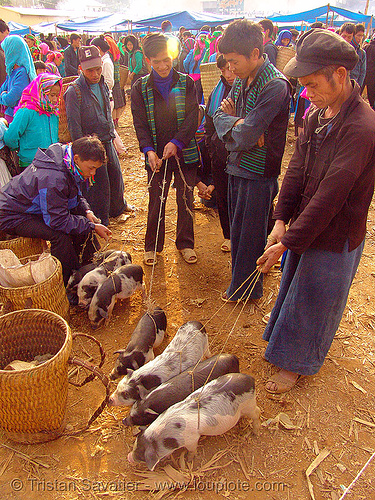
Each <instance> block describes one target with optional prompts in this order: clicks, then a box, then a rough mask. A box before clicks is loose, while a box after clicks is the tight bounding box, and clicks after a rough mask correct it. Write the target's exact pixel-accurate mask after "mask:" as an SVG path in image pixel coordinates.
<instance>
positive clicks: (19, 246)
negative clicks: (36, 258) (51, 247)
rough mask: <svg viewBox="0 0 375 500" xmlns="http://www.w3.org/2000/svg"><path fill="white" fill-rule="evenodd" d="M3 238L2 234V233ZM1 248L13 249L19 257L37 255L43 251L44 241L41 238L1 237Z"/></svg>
mask: <svg viewBox="0 0 375 500" xmlns="http://www.w3.org/2000/svg"><path fill="white" fill-rule="evenodd" d="M0 238H1V235H0ZM0 250H12V252H13V253H14V254H16V255H17V257H18V258H19V259H21V258H22V257H27V256H28V255H36V254H40V253H42V252H43V241H42V240H40V239H39V238H23V237H21V236H20V237H18V238H13V239H11V240H2V239H0Z"/></svg>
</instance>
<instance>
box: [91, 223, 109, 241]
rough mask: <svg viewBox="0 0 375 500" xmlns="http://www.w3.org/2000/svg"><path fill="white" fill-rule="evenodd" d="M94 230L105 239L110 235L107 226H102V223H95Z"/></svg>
mask: <svg viewBox="0 0 375 500" xmlns="http://www.w3.org/2000/svg"><path fill="white" fill-rule="evenodd" d="M94 230H95V232H96V234H97V235H98V236H100V238H104V239H105V240H106V241H108V238H110V237H111V236H112V231H111V230H110V229H108V227H106V226H103V224H95V228H94Z"/></svg>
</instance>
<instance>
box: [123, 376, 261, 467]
mask: <svg viewBox="0 0 375 500" xmlns="http://www.w3.org/2000/svg"><path fill="white" fill-rule="evenodd" d="M259 415H260V410H259V408H258V407H257V405H256V400H255V381H254V379H253V377H251V376H250V375H246V374H244V373H230V374H228V375H222V376H221V377H219V378H217V379H216V380H213V381H212V382H210V383H208V384H207V385H206V386H205V387H203V388H201V389H198V390H197V391H195V392H193V393H192V394H191V395H190V396H188V397H187V398H186V399H184V400H183V401H181V402H180V403H176V404H175V405H173V406H171V407H170V408H168V410H166V411H165V412H164V413H162V414H161V415H160V416H159V417H158V418H157V419H156V420H155V421H154V422H152V424H151V425H150V426H149V427H147V429H146V430H144V431H142V432H141V434H139V435H138V437H137V439H136V441H135V444H134V448H133V451H131V452H130V453H129V455H128V460H129V462H130V463H131V464H133V465H135V464H136V462H146V464H147V467H148V468H149V469H150V470H154V468H155V466H156V464H157V463H158V462H160V460H162V459H163V458H165V457H168V456H169V455H170V454H171V453H173V451H174V450H177V449H178V448H187V449H188V451H189V452H190V453H191V454H195V453H196V451H197V447H198V441H199V438H200V437H201V436H219V435H220V434H224V433H225V432H227V431H228V430H229V429H231V428H232V427H234V426H235V425H236V424H237V422H238V421H239V419H240V418H241V417H242V416H246V417H248V418H251V419H252V420H253V430H254V432H255V433H256V434H258V432H259V428H260V422H259Z"/></svg>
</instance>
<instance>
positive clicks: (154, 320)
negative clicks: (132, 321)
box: [110, 307, 167, 380]
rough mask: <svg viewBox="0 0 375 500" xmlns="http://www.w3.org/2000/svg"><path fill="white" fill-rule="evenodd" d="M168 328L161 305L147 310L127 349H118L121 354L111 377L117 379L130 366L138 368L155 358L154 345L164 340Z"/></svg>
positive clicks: (124, 373)
mask: <svg viewBox="0 0 375 500" xmlns="http://www.w3.org/2000/svg"><path fill="white" fill-rule="evenodd" d="M166 328H167V317H166V316H165V313H164V311H163V310H162V309H161V308H160V307H156V308H155V309H154V311H153V312H147V313H146V314H144V315H143V316H142V318H141V319H140V320H139V322H138V324H137V326H136V327H135V330H134V332H133V333H132V336H131V338H130V342H129V344H128V345H127V346H126V347H125V349H121V350H119V351H116V352H115V354H119V357H118V358H117V360H116V364H115V367H114V368H113V370H112V372H111V374H110V378H111V379H112V380H115V379H116V378H118V377H121V376H123V375H126V373H127V370H128V368H130V369H131V370H137V369H138V368H140V367H141V366H143V365H144V364H145V363H148V362H149V361H151V360H152V359H154V357H155V355H154V351H153V348H154V347H158V346H159V345H160V344H161V343H162V342H163V338H164V334H165V330H166Z"/></svg>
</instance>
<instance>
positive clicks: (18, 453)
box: [0, 443, 50, 469]
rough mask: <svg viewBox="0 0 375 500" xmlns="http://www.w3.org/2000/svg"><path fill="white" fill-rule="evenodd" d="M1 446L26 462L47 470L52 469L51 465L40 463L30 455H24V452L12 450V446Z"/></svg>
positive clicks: (1, 444) (0, 444)
mask: <svg viewBox="0 0 375 500" xmlns="http://www.w3.org/2000/svg"><path fill="white" fill-rule="evenodd" d="M0 446H3V447H4V448H7V449H8V450H11V451H14V453H16V454H17V455H19V456H20V457H21V458H23V459H24V460H29V462H31V463H33V464H35V465H41V466H42V467H45V468H46V469H49V468H50V465H48V464H44V463H43V462H39V461H38V460H34V459H33V458H31V457H29V455H26V453H22V451H18V450H15V449H14V448H11V447H10V446H8V445H6V444H3V443H0Z"/></svg>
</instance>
